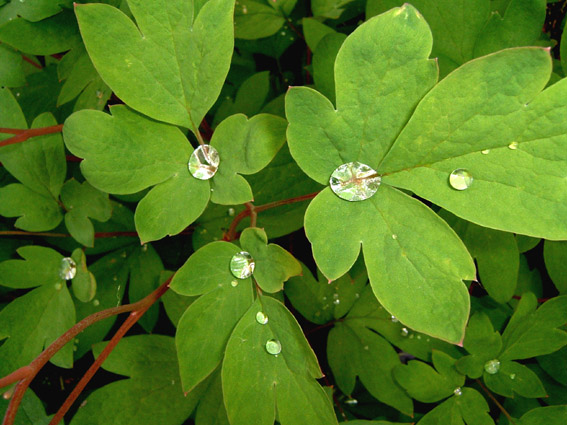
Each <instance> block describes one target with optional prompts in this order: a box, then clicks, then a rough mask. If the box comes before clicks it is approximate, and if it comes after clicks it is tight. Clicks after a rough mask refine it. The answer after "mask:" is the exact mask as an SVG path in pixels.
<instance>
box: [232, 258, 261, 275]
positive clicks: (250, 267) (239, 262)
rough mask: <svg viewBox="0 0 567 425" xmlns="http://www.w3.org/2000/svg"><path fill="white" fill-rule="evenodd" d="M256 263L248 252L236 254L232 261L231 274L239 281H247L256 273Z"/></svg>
mask: <svg viewBox="0 0 567 425" xmlns="http://www.w3.org/2000/svg"><path fill="white" fill-rule="evenodd" d="M254 267H256V263H255V262H254V259H253V258H252V256H251V255H250V253H248V252H246V251H240V252H238V253H236V254H234V255H233V256H232V258H231V260H230V272H231V273H232V274H233V276H234V277H236V278H238V279H246V278H247V277H250V276H252V273H254Z"/></svg>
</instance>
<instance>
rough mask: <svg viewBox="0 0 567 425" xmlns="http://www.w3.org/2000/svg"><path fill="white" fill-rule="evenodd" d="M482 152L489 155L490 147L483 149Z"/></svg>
mask: <svg viewBox="0 0 567 425" xmlns="http://www.w3.org/2000/svg"><path fill="white" fill-rule="evenodd" d="M480 153H481V154H483V155H488V154H489V153H490V149H483V150H481V151H480Z"/></svg>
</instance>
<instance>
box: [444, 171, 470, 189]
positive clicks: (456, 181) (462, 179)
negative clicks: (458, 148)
mask: <svg viewBox="0 0 567 425" xmlns="http://www.w3.org/2000/svg"><path fill="white" fill-rule="evenodd" d="M472 182H473V176H472V174H471V173H469V172H468V171H467V170H465V169H463V168H458V169H456V170H455V171H453V172H452V173H451V175H450V176H449V184H450V185H451V187H452V188H453V189H457V190H465V189H468V188H469V187H470V186H471V184H472Z"/></svg>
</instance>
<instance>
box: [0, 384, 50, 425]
mask: <svg viewBox="0 0 567 425" xmlns="http://www.w3.org/2000/svg"><path fill="white" fill-rule="evenodd" d="M9 402H10V400H6V399H4V398H3V397H2V398H1V399H0V416H2V417H4V415H5V413H6V409H7V408H8V404H9ZM50 419H51V416H49V417H48V416H47V415H46V414H45V408H44V407H43V403H42V402H41V400H40V399H39V398H38V397H37V396H36V395H35V393H34V392H33V391H32V390H30V389H28V390H27V391H26V392H25V393H24V397H23V399H22V404H21V405H20V408H19V409H18V413H17V414H16V420H15V422H14V423H15V424H16V425H48V424H49V421H50Z"/></svg>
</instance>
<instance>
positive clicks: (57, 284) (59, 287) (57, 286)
mask: <svg viewBox="0 0 567 425" xmlns="http://www.w3.org/2000/svg"><path fill="white" fill-rule="evenodd" d="M61 288H63V285H61V284H60V283H56V284H55V290H56V291H60V290H61Z"/></svg>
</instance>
